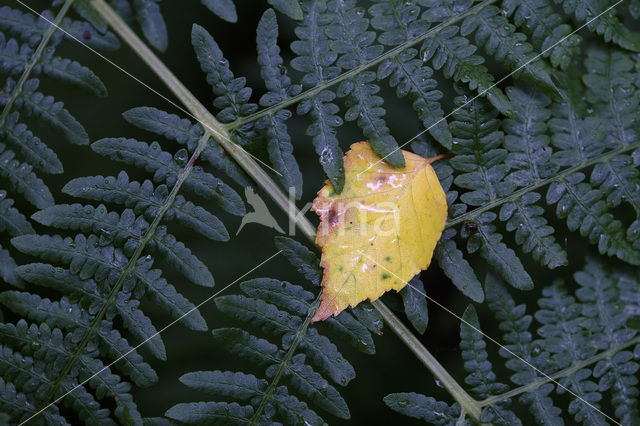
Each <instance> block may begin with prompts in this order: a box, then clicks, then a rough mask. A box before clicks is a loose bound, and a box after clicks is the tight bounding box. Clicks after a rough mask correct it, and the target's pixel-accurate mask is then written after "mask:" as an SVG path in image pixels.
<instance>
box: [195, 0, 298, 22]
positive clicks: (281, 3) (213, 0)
mask: <svg viewBox="0 0 640 426" xmlns="http://www.w3.org/2000/svg"><path fill="white" fill-rule="evenodd" d="M201 1H202V4H204V5H205V6H206V7H207V8H208V9H209V10H210V11H212V12H213V13H214V14H216V15H217V16H218V17H219V18H220V19H224V20H225V21H228V22H236V21H237V20H238V15H237V12H236V6H235V4H234V3H233V0H201ZM267 3H269V4H270V5H271V6H272V7H273V8H274V9H276V10H277V11H279V12H281V13H284V14H285V15H287V16H288V17H290V18H291V19H296V20H300V19H302V9H301V8H300V4H299V3H298V0H267Z"/></svg>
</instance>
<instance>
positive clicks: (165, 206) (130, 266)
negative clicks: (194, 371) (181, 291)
mask: <svg viewBox="0 0 640 426" xmlns="http://www.w3.org/2000/svg"><path fill="white" fill-rule="evenodd" d="M209 137H210V135H209V133H208V132H204V135H203V136H202V138H200V141H198V145H197V146H196V149H195V150H194V152H193V154H192V155H191V158H190V159H189V162H188V163H187V165H186V167H185V168H184V169H183V170H182V172H180V174H179V175H178V178H177V180H176V183H175V185H174V186H173V188H171V192H170V193H169V196H168V197H167V199H166V200H165V201H164V203H162V206H161V207H160V210H159V211H158V214H157V215H156V217H155V218H154V219H153V222H151V225H150V226H149V229H148V230H147V232H145V234H144V236H143V237H142V238H141V239H140V243H139V244H138V247H137V248H136V250H135V251H134V252H133V254H132V255H131V257H130V258H129V262H127V265H126V266H125V268H124V270H123V271H122V274H120V276H119V277H118V280H117V281H116V283H115V284H114V286H113V288H112V289H111V291H110V292H109V295H108V296H107V298H106V300H105V302H104V304H103V305H102V308H100V311H98V313H97V314H96V316H95V317H94V318H93V320H92V321H91V324H90V325H89V328H88V329H87V331H86V332H85V334H84V336H82V340H80V342H79V343H78V346H76V349H75V350H74V351H73V354H72V356H71V357H70V358H69V361H67V364H66V365H65V367H64V369H63V370H62V372H61V373H60V375H59V377H58V379H57V380H56V381H55V382H54V383H53V386H52V387H51V390H50V391H49V394H48V395H47V398H46V399H45V401H50V400H52V399H54V398H55V393H56V392H57V390H58V387H59V386H60V385H61V384H62V382H63V381H64V379H65V378H66V377H67V374H68V373H69V371H71V369H72V368H73V366H74V365H75V363H76V362H77V361H78V358H80V355H82V352H83V351H84V348H85V346H86V345H87V344H88V343H89V340H91V337H92V336H93V334H94V333H95V332H96V330H97V329H98V327H99V326H100V322H101V321H102V318H103V317H104V316H105V314H106V313H107V311H108V310H109V308H110V307H111V304H112V303H113V302H114V301H115V300H116V298H117V296H118V293H119V292H120V290H121V289H122V286H123V285H124V282H125V280H126V279H127V277H128V276H129V274H130V273H131V272H133V270H134V268H135V266H136V262H137V261H138V259H139V258H140V255H142V251H143V250H144V249H145V247H146V246H147V244H148V243H149V241H151V239H152V238H153V236H154V234H155V232H156V229H157V228H158V226H159V225H160V222H162V219H164V215H165V214H166V213H167V211H168V210H169V209H170V208H171V206H172V205H173V201H174V200H175V198H176V196H177V195H178V192H179V191H180V188H181V187H182V184H183V183H184V181H185V180H186V179H187V178H188V177H189V174H190V173H191V170H192V169H193V164H194V163H195V160H196V159H197V158H198V157H199V156H200V153H201V152H202V151H203V150H204V149H205V148H206V147H207V143H208V142H209Z"/></svg>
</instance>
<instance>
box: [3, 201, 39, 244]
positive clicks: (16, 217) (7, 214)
mask: <svg viewBox="0 0 640 426" xmlns="http://www.w3.org/2000/svg"><path fill="white" fill-rule="evenodd" d="M13 203H14V201H13V200H12V199H11V198H7V191H5V190H0V232H5V231H6V232H7V233H8V234H9V235H11V236H12V237H16V236H18V235H22V234H32V233H33V232H34V231H33V227H32V226H31V223H30V222H29V221H28V220H27V218H25V217H24V215H23V214H22V213H20V211H19V210H18V209H16V208H15V207H13Z"/></svg>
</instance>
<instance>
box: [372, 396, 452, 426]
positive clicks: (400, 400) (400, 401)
mask: <svg viewBox="0 0 640 426" xmlns="http://www.w3.org/2000/svg"><path fill="white" fill-rule="evenodd" d="M384 403H385V404H387V406H388V407H389V408H391V409H392V410H394V411H397V412H398V413H400V414H403V415H405V416H407V417H413V418H414V419H419V420H422V421H425V422H428V423H431V424H434V425H447V424H456V420H457V419H458V416H459V415H460V407H458V406H457V405H454V406H450V405H448V404H447V403H445V402H442V401H437V400H436V399H434V398H431V397H427V396H424V395H420V394H417V393H414V392H402V393H390V394H389V395H387V396H385V397H384ZM463 424H464V423H463Z"/></svg>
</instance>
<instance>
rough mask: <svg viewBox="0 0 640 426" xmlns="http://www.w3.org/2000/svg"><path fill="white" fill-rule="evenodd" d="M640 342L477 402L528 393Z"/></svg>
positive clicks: (490, 402)
mask: <svg viewBox="0 0 640 426" xmlns="http://www.w3.org/2000/svg"><path fill="white" fill-rule="evenodd" d="M638 343H640V336H637V337H635V338H633V339H631V340H629V341H628V342H626V343H623V344H621V345H618V346H614V347H613V348H610V349H607V350H606V351H602V352H600V353H597V354H595V355H594V356H592V357H590V358H587V359H584V360H582V361H578V362H576V363H574V364H572V365H571V366H569V367H567V368H565V369H563V370H560V371H558V372H557V373H555V374H551V375H549V376H548V377H541V378H539V379H538V380H534V381H533V382H531V383H529V384H527V385H524V386H520V387H517V388H515V389H511V390H509V391H507V392H504V393H501V394H500V395H494V396H490V397H489V398H486V399H484V400H482V401H478V402H477V403H478V404H479V405H480V407H487V406H490V405H493V404H496V403H498V402H500V401H504V400H505V399H509V398H513V397H515V396H518V395H520V394H522V393H526V392H532V391H534V390H535V389H537V388H539V387H540V386H542V385H544V384H546V383H549V382H551V381H554V382H555V381H556V380H558V379H560V378H562V377H567V376H570V375H571V374H573V373H575V372H576V371H578V370H581V369H583V368H585V367H587V366H588V365H591V364H594V363H596V362H598V361H601V360H603V359H607V358H611V357H613V356H614V355H615V354H617V353H618V352H620V351H622V350H624V349H626V348H628V347H631V346H633V345H636V344H638Z"/></svg>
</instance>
